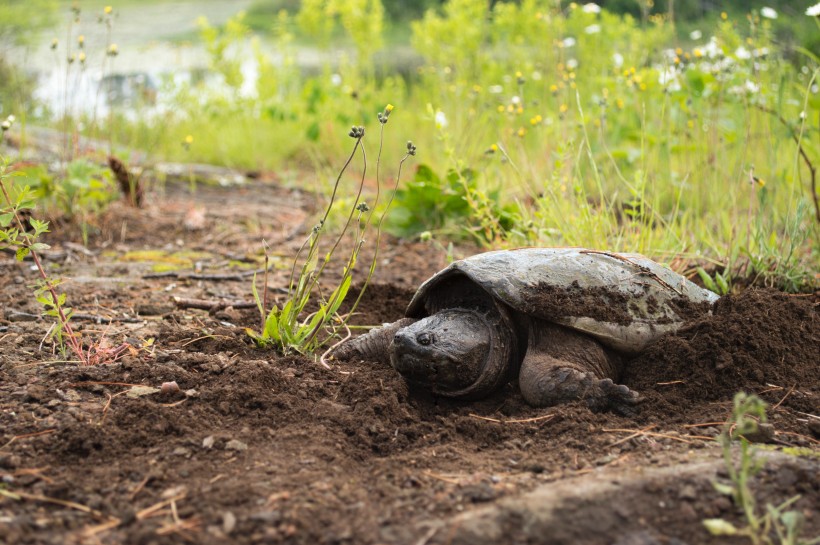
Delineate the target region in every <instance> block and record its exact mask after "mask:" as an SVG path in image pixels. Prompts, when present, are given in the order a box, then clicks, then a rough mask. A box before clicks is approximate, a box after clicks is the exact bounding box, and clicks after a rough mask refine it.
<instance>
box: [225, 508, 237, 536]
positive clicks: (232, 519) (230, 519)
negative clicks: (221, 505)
mask: <svg viewBox="0 0 820 545" xmlns="http://www.w3.org/2000/svg"><path fill="white" fill-rule="evenodd" d="M234 528H236V515H234V514H233V513H231V512H230V511H225V512H224V513H223V514H222V531H223V532H225V533H226V534H230V533H231V532H233V530H234Z"/></svg>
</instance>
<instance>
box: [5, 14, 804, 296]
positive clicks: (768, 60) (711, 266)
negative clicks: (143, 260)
mask: <svg viewBox="0 0 820 545" xmlns="http://www.w3.org/2000/svg"><path fill="white" fill-rule="evenodd" d="M183 4H185V5H187V6H191V5H193V6H195V7H194V9H196V10H201V13H187V12H186V15H185V17H187V19H185V20H186V21H187V22H188V23H191V22H192V21H193V20H194V19H195V16H196V15H202V16H203V17H201V18H199V19H197V23H196V25H195V26H193V25H191V24H186V25H177V26H175V27H174V28H173V29H171V30H168V29H164V30H163V28H164V27H163V26H162V22H163V19H164V18H165V17H166V16H167V17H168V18H171V15H173V13H175V12H176V10H183ZM225 4H228V3H224V2H198V3H194V4H192V3H190V2H189V3H182V2H173V1H166V2H163V1H160V0H151V1H139V2H138V1H136V0H125V1H123V2H120V3H118V4H114V5H112V6H107V5H106V4H105V3H104V2H96V1H89V2H83V3H81V4H74V3H72V2H67V1H59V2H58V1H50V0H7V1H6V2H3V3H2V4H0V114H2V115H4V116H5V115H8V114H10V113H14V114H16V115H17V117H18V118H19V119H21V120H22V123H21V129H20V130H21V131H23V133H25V130H26V127H28V126H35V125H51V126H53V127H57V128H61V129H64V130H65V129H67V130H69V131H70V132H73V133H75V134H84V135H87V136H91V137H96V138H102V139H105V140H107V141H108V142H109V145H110V148H111V151H112V152H114V153H118V154H120V155H122V156H124V157H128V156H129V154H132V153H133V150H142V152H144V153H148V154H150V156H151V157H152V158H155V159H157V158H164V159H171V160H178V161H185V162H189V161H198V162H209V163H215V164H223V165H228V166H233V167H237V168H243V169H248V170H254V171H276V172H279V173H284V172H290V173H292V174H291V175H289V176H285V178H287V179H290V180H292V183H296V184H300V185H303V186H307V187H309V188H315V189H317V190H318V192H319V194H321V192H322V190H323V189H325V188H327V187H328V184H329V180H330V179H331V178H332V176H331V173H332V172H333V171H334V169H336V168H337V167H338V163H339V161H340V160H341V158H342V157H344V150H345V149H346V146H347V145H348V139H347V137H346V134H347V131H348V130H349V127H350V126H351V125H366V126H368V127H370V128H371V129H372V131H373V132H375V131H376V130H377V127H378V123H377V122H376V121H375V116H376V113H377V112H379V111H382V110H383V108H384V107H385V105H386V104H387V103H391V104H393V105H395V112H394V114H393V115H392V116H391V118H390V124H389V126H388V127H387V131H386V135H385V145H386V152H385V160H386V161H387V162H388V163H391V164H392V163H395V161H396V160H397V159H398V157H400V156H401V154H402V153H403V151H404V149H405V141H406V140H408V139H409V140H413V141H414V142H415V143H416V144H417V146H418V150H419V156H418V158H419V161H420V162H421V165H420V166H419V167H418V168H417V170H416V172H415V173H413V174H412V175H411V178H410V179H409V180H407V181H406V182H404V183H402V185H401V187H400V188H399V192H398V195H397V198H396V201H395V203H394V206H395V208H394V210H393V212H392V213H391V216H390V218H391V221H390V224H389V226H388V229H389V231H390V232H392V233H393V234H395V235H398V236H403V237H422V238H423V239H424V240H431V241H433V243H437V244H441V243H442V242H444V243H446V242H450V241H465V240H466V241H469V242H471V243H473V244H477V245H479V246H481V247H486V248H497V247H509V246H516V245H536V244H539V245H584V246H590V247H598V248H607V249H611V250H616V251H617V250H624V251H639V252H643V253H645V254H648V255H650V256H652V257H655V258H658V259H660V260H662V261H669V260H672V259H673V258H674V257H676V256H683V257H684V258H686V259H687V260H688V262H698V263H700V264H703V265H706V269H707V271H708V272H709V274H710V275H712V276H716V275H721V280H723V278H724V277H726V278H735V279H738V280H740V279H743V281H744V282H757V283H764V284H769V285H776V286H779V287H782V288H786V289H790V290H797V289H811V288H812V286H815V285H816V283H817V268H818V267H817V264H818V262H820V243H818V238H820V237H818V236H817V235H818V225H819V224H820V204H818V201H817V181H816V176H817V167H818V165H820V151H819V150H820V119H819V118H818V116H820V94H818V66H820V62H818V56H820V24H819V23H818V19H817V17H815V16H813V15H810V14H809V13H807V12H809V11H810V10H812V9H814V8H813V7H812V6H811V5H810V4H809V3H808V2H795V1H790V0H763V1H732V2H728V1H727V2H719V1H715V0H712V1H707V0H688V1H687V0H657V1H653V0H605V1H602V2H600V3H598V4H592V3H583V2H580V3H575V2H566V1H555V0H520V1H496V2H491V1H487V0H446V1H445V0H422V1H413V2H411V1H402V0H349V1H341V0H302V1H299V0H247V1H244V2H237V3H236V5H237V6H238V7H237V10H238V11H237V13H235V14H232V15H231V16H230V17H216V16H214V13H213V9H214V6H217V5H220V6H222V9H223V10H224V9H226V8H225V7H224V6H225ZM240 8H241V10H240ZM185 9H187V8H185ZM812 13H813V12H812ZM188 15H190V17H189V16H188ZM138 21H144V22H142V23H138ZM139 25H141V26H139ZM157 44H161V45H159V46H158V45H157ZM46 57H47V61H43V62H40V60H42V59H43V58H46ZM189 57H190V58H194V59H195V60H194V61H192V62H189V63H188V64H185V65H184V66H181V65H175V64H174V63H175V62H177V61H178V60H179V59H182V58H186V59H187V58H189ZM29 59H31V62H29ZM38 59H40V60H38ZM196 59H201V62H200V63H199V64H197V62H196ZM38 63H39V64H38ZM49 63H50V64H49ZM32 66H35V67H38V66H39V67H40V69H39V72H36V71H32V70H31V67H32ZM43 66H46V67H50V68H46V69H43V68H42V67H43ZM44 74H45V75H44ZM46 75H50V77H51V79H50V80H48V81H49V82H50V83H48V84H45V83H44V81H46V79H47V78H46ZM49 86H50V88H51V90H52V91H53V92H52V93H51V94H50V95H49V94H48V93H44V92H43V91H42V89H48V88H49ZM123 97H125V98H124V99H123ZM371 138H373V141H372V143H371V144H370V145H371V146H375V138H374V137H373V135H371ZM24 140H25V139H24V138H23V141H24ZM366 140H367V139H366ZM64 159H65V160H66V161H72V160H75V157H73V156H72V151H71V150H66V154H65V157H64ZM56 176H58V177H59V174H57V175H56ZM44 178H45V179H47V180H48V182H47V183H46V182H43V181H42V180H43V179H44ZM387 178H388V180H386V181H385V183H387V182H389V176H388V177H387ZM21 183H30V184H33V185H35V186H38V187H41V188H42V190H41V193H43V194H44V195H46V196H47V194H49V193H52V194H53V193H54V192H55V191H59V187H60V183H59V180H58V181H57V182H55V181H54V180H52V179H50V178H49V176H47V175H44V174H43V173H42V172H39V173H38V174H37V175H36V176H35V175H34V174H31V175H30V176H29V177H28V178H24V179H23V181H22V182H21ZM373 183H375V181H373V182H371V186H372V184H373ZM52 197H53V195H52ZM50 202H56V199H54V198H51V201H50Z"/></svg>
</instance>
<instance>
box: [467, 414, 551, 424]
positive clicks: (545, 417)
mask: <svg viewBox="0 0 820 545" xmlns="http://www.w3.org/2000/svg"><path fill="white" fill-rule="evenodd" d="M468 416H470V417H472V418H478V419H479V420H486V421H487V422H495V423H497V424H527V423H529V422H538V421H545V420H550V419H552V418H554V417H555V414H554V413H553V414H544V415H541V416H535V417H533V418H520V419H516V418H514V419H510V420H500V419H498V418H490V417H489V416H481V415H478V414H473V413H470V414H469V415H468Z"/></svg>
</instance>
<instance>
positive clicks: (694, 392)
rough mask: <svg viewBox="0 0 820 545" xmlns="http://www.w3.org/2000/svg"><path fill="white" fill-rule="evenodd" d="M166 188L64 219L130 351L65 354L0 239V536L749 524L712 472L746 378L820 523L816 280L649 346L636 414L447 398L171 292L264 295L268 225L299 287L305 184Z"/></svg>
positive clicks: (280, 264) (390, 308)
mask: <svg viewBox="0 0 820 545" xmlns="http://www.w3.org/2000/svg"><path fill="white" fill-rule="evenodd" d="M145 202H146V205H145V208H144V209H141V210H138V209H134V208H131V207H129V206H126V205H124V204H117V205H115V206H113V207H112V208H111V209H110V210H109V211H108V212H107V213H106V215H105V216H103V217H102V218H100V219H99V220H98V221H97V222H95V225H94V226H92V227H93V229H92V232H91V237H90V239H89V243H88V245H87V247H83V246H81V245H79V244H77V241H78V240H79V238H78V236H77V235H78V234H79V230H76V229H73V228H71V227H70V226H66V227H64V228H63V229H61V230H60V232H57V233H55V234H53V235H50V236H49V239H48V240H47V242H49V243H50V244H52V249H51V250H50V251H49V252H47V253H46V254H45V257H46V262H47V265H48V267H49V269H50V270H51V271H53V273H54V274H56V275H60V276H62V277H63V278H65V279H66V281H65V283H64V284H63V285H62V289H64V290H65V291H66V292H67V293H68V299H69V303H70V305H71V306H72V307H73V308H74V309H75V311H76V312H77V313H78V314H79V313H82V314H85V315H90V316H98V317H102V318H107V319H113V320H114V321H112V322H111V323H108V324H106V323H94V322H93V321H90V320H88V319H87V318H88V316H86V317H85V318H82V319H80V318H78V319H76V320H75V324H76V325H77V327H78V328H79V329H80V330H81V333H82V335H83V340H84V342H86V344H88V343H91V342H92V341H95V340H96V341H97V342H99V340H100V339H107V341H106V342H107V343H108V346H110V347H115V346H118V345H120V343H122V342H124V341H126V340H127V341H128V342H129V343H130V344H129V346H130V348H129V349H128V350H127V351H126V354H125V355H124V356H123V357H121V358H120V359H119V360H118V361H116V362H115V363H110V364H103V365H95V366H79V365H77V364H74V363H66V362H64V361H60V360H61V359H62V358H61V357H60V356H59V355H58V354H54V353H53V352H52V348H51V344H50V343H49V342H48V341H46V342H43V339H44V337H45V336H46V334H47V331H48V329H49V326H50V324H49V322H47V321H46V320H44V319H36V315H39V314H40V312H41V309H40V308H38V305H37V303H36V302H35V301H34V300H33V297H32V295H31V290H30V288H29V287H28V286H29V285H31V284H32V283H33V282H34V281H35V278H36V277H35V272H34V271H32V270H31V263H29V262H25V263H22V264H19V263H16V262H15V261H14V260H13V259H12V258H11V256H8V255H5V254H0V309H1V310H0V312H1V313H2V314H0V478H2V484H0V541H2V542H3V543H15V544H48V543H61V544H62V543H133V544H166V543H204V544H209V543H239V544H250V543H304V544H308V543H310V544H315V543H333V544H341V543H365V544H420V545H422V544H426V543H441V544H444V543H478V542H487V543H490V542H495V543H505V542H508V543H607V544H614V543H617V544H620V545H628V544H655V543H658V544H667V543H678V544H680V543H685V544H690V545H694V544H701V543H744V542H745V540H742V539H740V538H737V539H734V540H733V539H730V538H725V537H721V538H715V537H710V536H709V535H708V534H707V532H706V531H705V530H704V528H703V525H702V524H701V521H702V520H703V519H705V518H716V517H720V518H725V519H727V520H731V521H733V522H734V523H736V524H738V525H741V524H742V517H741V513H740V510H739V509H738V507H737V506H736V505H733V503H732V501H731V499H730V498H728V497H726V496H722V495H720V494H718V493H717V492H716V491H715V490H714V488H713V487H712V485H711V481H712V480H713V479H718V480H721V481H723V482H725V479H726V474H725V471H724V470H721V469H720V459H721V451H720V449H719V447H718V446H717V444H716V442H715V441H714V437H715V436H716V434H717V433H718V430H719V428H720V427H721V426H722V424H723V423H724V422H725V421H726V419H727V418H728V417H729V415H730V413H731V406H732V397H733V395H734V394H735V393H736V392H737V391H740V390H744V391H747V392H751V393H756V394H758V395H760V396H761V397H762V398H763V399H765V400H766V401H767V402H768V403H769V404H770V406H769V410H768V416H769V423H770V424H771V426H772V429H773V433H772V434H771V435H770V436H769V438H768V441H769V444H768V445H766V446H765V448H767V449H770V450H775V451H784V449H785V452H786V453H787V454H783V453H782V452H781V453H779V454H778V455H777V456H775V457H774V458H772V459H771V460H770V461H769V463H768V464H767V466H766V469H764V470H763V471H762V472H761V473H760V474H759V475H758V477H757V478H756V479H754V480H753V483H752V486H753V489H754V490H755V493H756V495H757V498H758V501H759V504H760V505H761V506H762V505H764V504H765V503H767V502H768V503H779V502H781V501H784V500H785V499H787V498H790V497H792V496H794V495H796V494H799V495H800V496H801V498H800V499H799V500H797V501H796V503H795V504H794V505H793V508H794V509H795V510H797V511H798V512H800V513H802V515H803V516H805V518H806V521H805V525H804V528H803V535H804V536H805V537H810V536H817V535H820V512H818V509H817V505H820V480H819V479H818V475H820V461H818V453H820V448H819V447H820V430H818V420H820V419H819V418H818V416H820V364H819V362H820V323H819V322H818V318H817V307H818V298H817V296H816V295H813V294H809V295H786V294H783V293H779V292H776V291H770V290H757V289H749V290H746V291H744V292H742V293H739V294H737V295H732V296H729V297H726V298H724V299H722V300H721V301H719V302H718V304H717V306H716V307H715V310H714V313H713V314H712V315H710V316H705V317H700V318H696V319H695V320H694V321H691V322H689V323H688V324H687V325H686V326H685V327H684V328H683V329H682V330H680V331H679V332H677V333H676V334H674V335H670V336H667V337H665V338H663V339H661V340H660V341H659V342H657V343H656V344H654V345H652V346H650V347H649V349H647V350H646V351H645V352H644V353H643V354H641V355H640V356H638V357H637V358H635V359H634V360H633V361H631V362H629V363H628V365H627V368H626V372H625V376H624V378H623V382H624V383H625V384H627V385H628V386H629V387H630V388H633V389H635V390H637V391H639V392H641V394H642V395H643V396H644V397H645V398H646V401H645V402H644V404H643V405H642V406H641V408H640V411H639V413H638V414H637V415H635V416H632V417H623V416H617V415H613V414H596V413H592V412H590V411H589V410H588V409H587V408H586V407H585V406H583V404H581V403H578V404H570V405H566V406H562V407H554V408H548V409H533V408H531V407H528V406H527V405H526V404H524V402H523V400H522V399H521V397H520V395H519V393H518V391H517V388H516V387H515V385H510V386H508V387H506V388H505V389H504V390H503V391H501V392H499V393H498V394H497V395H494V396H492V397H491V398H489V399H485V400H481V401H477V402H469V403H466V402H452V401H448V400H446V399H441V398H435V397H432V396H430V395H427V394H425V393H424V392H417V391H410V390H409V389H408V388H407V386H406V384H405V383H404V381H403V380H402V379H401V377H400V376H399V375H398V374H397V373H396V372H394V371H393V370H392V369H390V368H388V367H387V366H385V365H379V364H376V363H372V362H352V363H344V364H339V363H334V364H333V365H332V366H331V368H330V369H325V368H324V367H322V365H320V364H319V363H318V362H317V361H315V359H314V358H313V357H308V356H301V355H288V356H282V355H278V354H277V353H275V352H273V351H269V350H267V351H266V350H261V349H259V348H256V347H255V346H253V344H252V343H251V342H250V341H249V339H248V337H247V335H246V334H245V332H244V329H243V328H244V327H247V326H251V327H255V326H256V324H257V322H258V315H257V313H256V311H255V310H254V309H252V308H251V309H245V308H237V307H238V306H240V305H235V306H230V305H226V304H221V305H219V304H213V305H212V308H210V310H198V309H195V308H182V307H178V306H177V305H176V304H175V303H174V300H173V299H172V298H178V300H191V299H198V300H204V301H206V302H207V301H209V302H211V303H218V302H225V301H228V302H230V301H234V302H235V301H250V300H251V290H250V276H249V275H247V272H248V271H252V270H254V269H255V268H257V267H259V266H260V264H261V263H262V261H261V251H260V248H261V241H262V240H263V239H264V240H266V241H267V243H268V245H269V247H270V248H271V250H270V252H271V255H272V256H273V259H274V268H273V270H272V272H271V274H270V275H269V277H268V286H269V290H270V293H271V294H272V295H273V296H274V297H278V298H281V291H282V288H283V287H285V286H286V285H287V278H288V274H289V266H290V262H289V260H288V256H291V255H293V254H294V253H295V251H296V250H297V249H298V247H299V245H300V244H301V243H302V233H303V232H304V231H305V229H306V227H305V226H306V225H307V226H308V227H307V228H309V225H311V220H310V218H309V210H310V209H311V208H312V207H313V204H314V203H313V200H312V198H311V197H310V195H308V194H305V193H301V192H299V191H294V190H287V189H283V188H281V187H279V186H277V185H276V184H274V183H265V182H264V181H256V182H254V185H253V186H245V187H233V188H208V187H202V186H200V188H199V189H198V190H197V192H196V193H195V194H193V195H192V194H190V193H188V191H187V188H185V187H176V186H170V187H168V188H166V194H165V195H164V196H162V197H161V198H160V197H159V196H158V194H157V192H156V191H149V192H148V193H147V194H146V196H145ZM466 252H467V250H463V251H462V253H466ZM365 261H366V260H365ZM444 265H446V257H445V255H444V254H443V253H442V252H440V251H438V250H436V249H435V248H433V247H431V246H426V245H422V244H418V243H412V242H407V241H399V240H395V239H387V238H385V240H384V245H383V248H382V251H381V253H380V256H379V258H378V268H377V275H376V278H375V280H374V283H373V285H372V286H371V287H370V288H369V289H368V291H367V292H366V294H365V297H364V298H363V300H362V302H361V304H360V305H359V307H358V314H357V316H356V317H355V320H354V321H355V323H357V324H368V325H375V324H379V323H382V322H387V321H393V320H396V319H398V318H399V317H401V316H402V315H403V312H404V309H405V306H406V305H407V303H408V302H409V300H410V298H411V296H412V294H413V292H414V290H415V286H417V285H418V284H419V283H420V282H421V281H422V280H424V279H425V278H427V277H428V276H430V275H431V274H432V273H434V272H435V271H437V270H439V269H440V268H442V267H443V266H444ZM206 307H207V305H206ZM170 381H175V382H176V383H177V384H178V386H179V391H167V392H162V391H157V390H151V389H145V388H140V387H146V386H148V387H153V388H155V389H159V388H160V386H161V385H162V384H163V383H166V382H170ZM797 449H799V450H800V452H802V453H803V454H802V455H797V453H796V452H797ZM775 454H777V453H775ZM704 464H705V465H704ZM702 468H708V470H707V469H702ZM547 497H551V498H560V499H561V503H555V502H552V503H551V502H549V501H546V500H545V499H544V498H547ZM533 498H535V499H533ZM539 498H540V499H539ZM556 501H557V500H556ZM548 504H549V509H551V511H550V513H551V514H550V515H549V516H547V515H546V514H544V512H542V510H544V509H547V507H546V506H547V505H548ZM761 508H762V507H761ZM482 529H483V530H482ZM485 530H486V531H485ZM471 536H472V537H471ZM476 536H479V537H480V536H483V537H481V539H479V538H478V537H476Z"/></svg>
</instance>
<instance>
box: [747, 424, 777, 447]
mask: <svg viewBox="0 0 820 545" xmlns="http://www.w3.org/2000/svg"><path fill="white" fill-rule="evenodd" d="M743 437H745V438H746V439H747V440H749V441H750V442H752V443H771V442H773V441H774V426H772V425H771V424H764V423H762V422H761V423H759V424H758V425H757V430H756V431H754V432H752V433H746V434H744V435H743Z"/></svg>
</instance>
